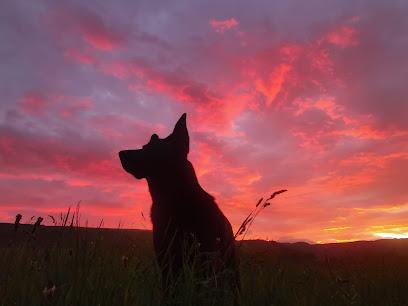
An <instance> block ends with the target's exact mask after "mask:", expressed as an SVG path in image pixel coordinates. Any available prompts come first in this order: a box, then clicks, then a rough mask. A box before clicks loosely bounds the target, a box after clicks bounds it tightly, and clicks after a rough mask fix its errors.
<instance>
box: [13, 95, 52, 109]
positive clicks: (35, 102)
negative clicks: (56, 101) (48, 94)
mask: <svg viewBox="0 0 408 306" xmlns="http://www.w3.org/2000/svg"><path fill="white" fill-rule="evenodd" d="M18 102H19V107H20V110H21V111H23V112H24V113H26V114H31V115H42V114H44V113H45V112H46V108H47V105H48V104H49V102H48V101H47V100H46V98H45V97H44V95H43V94H42V93H41V92H37V91H29V92H27V93H26V94H25V95H24V96H23V97H22V98H21V99H20V100H19V101H18Z"/></svg>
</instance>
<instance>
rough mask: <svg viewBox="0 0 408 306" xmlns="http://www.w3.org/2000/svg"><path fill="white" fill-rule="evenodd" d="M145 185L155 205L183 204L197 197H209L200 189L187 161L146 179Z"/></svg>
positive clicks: (191, 166) (191, 167)
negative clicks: (147, 186)
mask: <svg viewBox="0 0 408 306" xmlns="http://www.w3.org/2000/svg"><path fill="white" fill-rule="evenodd" d="M147 183H148V185H149V190H150V195H151V196H152V201H153V203H155V204H159V203H168V202H174V203H178V202H180V203H183V202H184V200H185V199H190V200H194V198H196V197H197V195H201V196H202V195H203V194H206V195H208V196H210V195H209V194H208V193H206V192H205V191H204V190H203V189H202V188H201V186H200V184H199V183H198V180H197V176H196V174H195V171H194V168H193V165H192V164H191V162H190V161H188V160H185V161H184V162H183V163H181V164H180V163H177V166H176V165H175V166H174V168H173V167H171V168H169V169H163V171H161V172H160V173H159V174H156V175H153V176H150V177H148V178H147ZM210 197H211V196H210Z"/></svg>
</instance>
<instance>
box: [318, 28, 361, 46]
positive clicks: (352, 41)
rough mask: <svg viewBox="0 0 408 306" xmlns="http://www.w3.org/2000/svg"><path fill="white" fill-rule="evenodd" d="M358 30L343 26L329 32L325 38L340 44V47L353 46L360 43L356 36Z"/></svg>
mask: <svg viewBox="0 0 408 306" xmlns="http://www.w3.org/2000/svg"><path fill="white" fill-rule="evenodd" d="M355 34H356V30H355V29H353V28H351V27H349V26H343V27H341V28H339V29H337V30H335V31H333V32H330V33H328V34H327V35H326V36H325V38H326V39H327V41H328V42H330V43H332V44H335V45H338V46H340V48H346V47H348V46H353V45H356V44H357V43H358V41H357V40H356V38H355Z"/></svg>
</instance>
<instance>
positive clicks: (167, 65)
mask: <svg viewBox="0 0 408 306" xmlns="http://www.w3.org/2000/svg"><path fill="white" fill-rule="evenodd" d="M407 16H408V1H374V0H373V1H343V0H341V1H326V0H320V1H301V0H297V1H270V0H267V1H255V2H251V1H216V2H212V1H202V0H201V1H150V0H146V1H144V0H143V1H133V0H129V1H109V0H101V1H97V0H95V1H79V0H77V1H51V0H50V1H45V0H44V1H2V2H1V4H0V25H1V27H0V41H1V44H0V92H1V103H0V222H14V219H15V215H16V214H18V213H20V214H22V215H23V219H22V221H21V222H22V223H26V222H29V221H30V217H31V216H33V215H35V216H36V217H37V216H42V217H43V218H44V222H43V223H44V224H46V225H50V224H51V218H49V217H48V216H47V215H53V216H54V217H56V218H57V219H58V218H59V214H60V212H66V211H67V209H68V206H69V205H72V206H75V205H76V203H77V202H78V201H80V200H81V224H82V225H85V222H86V220H88V226H98V225H99V223H100V222H101V219H102V218H103V220H104V227H118V225H119V223H120V222H121V223H123V227H124V228H144V226H145V227H146V228H151V223H150V221H149V211H150V206H151V198H150V194H149V192H148V188H147V183H146V181H145V180H136V179H135V178H133V177H132V176H131V175H129V174H128V173H126V172H125V171H124V170H123V169H122V167H121V164H120V161H119V158H118V152H119V151H120V150H124V149H138V148H141V146H142V145H144V144H146V143H147V142H148V141H149V139H150V136H151V135H152V134H153V133H156V134H158V135H159V137H161V138H164V137H166V136H168V135H169V134H170V133H171V132H172V130H173V128H174V124H175V123H176V121H177V120H178V118H179V117H180V116H181V115H182V114H183V113H187V126H188V129H189V133H190V154H189V160H190V161H191V162H192V163H193V165H194V167H195V170H196V173H197V176H198V179H199V182H200V184H201V185H202V187H203V188H204V189H205V190H206V191H207V192H209V193H211V194H212V195H213V196H215V198H216V200H217V203H218V204H219V206H220V208H221V209H222V210H223V212H224V213H225V215H226V216H227V217H228V218H229V220H230V221H231V223H232V225H233V228H234V231H236V230H237V229H238V227H239V225H240V224H241V222H242V221H243V220H244V219H245V218H246V216H247V215H248V214H249V213H250V212H251V210H252V209H253V208H254V207H255V204H256V203H257V201H258V199H259V198H261V197H269V196H270V195H271V193H272V192H274V191H276V190H279V189H288V192H286V193H284V194H281V195H279V196H277V197H276V199H274V200H273V201H272V202H271V206H269V207H267V208H266V209H265V210H263V211H262V212H261V213H260V214H259V215H258V217H257V219H256V220H255V222H254V223H253V225H252V228H251V230H250V232H249V234H248V236H247V238H262V239H270V240H272V239H273V240H276V241H289V242H293V241H307V242H314V243H328V242H341V241H353V240H362V239H380V238H392V237H406V238H408V59H407V56H408V18H407ZM141 213H143V214H144V215H145V216H146V218H147V220H146V221H144V220H143V218H142V216H141Z"/></svg>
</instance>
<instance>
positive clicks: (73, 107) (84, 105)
mask: <svg viewBox="0 0 408 306" xmlns="http://www.w3.org/2000/svg"><path fill="white" fill-rule="evenodd" d="M90 108H93V98H85V99H74V100H73V101H72V102H70V104H69V105H68V106H67V107H66V108H64V109H62V110H61V111H60V116H61V117H64V118H66V117H71V116H74V115H76V114H78V113H79V112H81V111H83V110H86V109H90Z"/></svg>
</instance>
